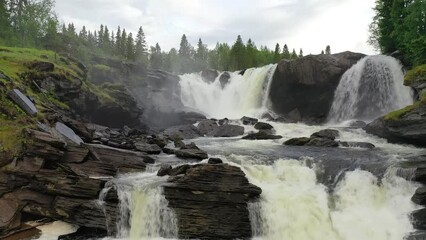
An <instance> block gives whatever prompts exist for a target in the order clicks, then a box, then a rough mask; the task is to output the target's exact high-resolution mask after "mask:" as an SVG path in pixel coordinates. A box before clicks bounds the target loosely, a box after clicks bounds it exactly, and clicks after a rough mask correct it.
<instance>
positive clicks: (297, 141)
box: [284, 137, 311, 146]
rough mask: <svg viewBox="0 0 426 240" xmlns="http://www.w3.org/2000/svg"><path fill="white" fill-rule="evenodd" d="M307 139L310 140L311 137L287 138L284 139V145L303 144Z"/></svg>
mask: <svg viewBox="0 0 426 240" xmlns="http://www.w3.org/2000/svg"><path fill="white" fill-rule="evenodd" d="M309 141H311V139H310V138H307V137H300V138H292V139H289V140H287V141H285V142H284V145H289V146H304V145H306V144H307V143H308V142H309Z"/></svg>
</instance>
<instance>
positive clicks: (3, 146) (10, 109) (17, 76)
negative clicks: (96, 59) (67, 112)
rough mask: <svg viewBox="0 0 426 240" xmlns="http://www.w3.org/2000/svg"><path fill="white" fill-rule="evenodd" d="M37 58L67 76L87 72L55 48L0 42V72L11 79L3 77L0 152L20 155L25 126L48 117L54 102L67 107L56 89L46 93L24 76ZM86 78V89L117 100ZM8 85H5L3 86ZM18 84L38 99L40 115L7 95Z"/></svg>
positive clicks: (27, 93)
mask: <svg viewBox="0 0 426 240" xmlns="http://www.w3.org/2000/svg"><path fill="white" fill-rule="evenodd" d="M35 61H43V62H51V63H53V64H54V65H55V70H54V73H61V74H64V75H65V76H67V79H69V80H70V81H73V79H76V78H79V79H82V76H83V75H84V72H83V70H82V69H80V68H79V67H78V64H77V63H76V62H75V61H73V60H72V59H68V58H66V57H62V56H60V55H59V54H56V53H55V52H52V51H46V50H39V49H28V48H11V47H2V46H0V72H3V73H4V74H5V75H6V76H8V77H9V78H10V79H11V80H10V81H9V80H6V79H0V154H2V153H3V154H5V153H7V154H9V155H12V156H15V155H18V154H19V153H20V152H21V145H22V144H21V143H22V141H24V138H23V134H22V130H23V129H24V128H26V127H31V126H33V125H34V124H36V122H37V121H41V122H43V121H45V119H44V114H43V111H44V110H46V103H48V104H47V105H52V104H53V105H55V106H56V107H58V108H62V109H68V106H67V105H66V104H65V103H63V102H61V101H60V100H59V99H57V98H56V96H55V95H54V94H53V93H47V94H43V93H40V92H38V91H33V90H32V89H31V87H30V85H31V83H30V82H28V80H27V79H26V78H25V77H23V74H25V73H26V72H29V71H31V70H30V69H29V68H28V65H29V64H30V63H32V62H35ZM82 80H83V86H82V89H83V91H91V92H93V93H94V94H95V95H97V96H98V98H99V99H100V101H102V102H104V103H108V102H115V99H114V98H113V97H111V96H110V94H109V93H108V92H107V91H104V90H103V89H102V88H99V87H97V86H94V85H93V84H91V83H88V82H86V81H85V79H82ZM2 85H4V86H6V87H4V86H2ZM13 88H19V89H21V90H23V91H24V93H25V94H26V95H27V96H29V97H32V98H33V99H34V100H35V103H36V107H37V109H38V110H39V111H40V113H39V114H38V116H37V117H30V116H28V115H27V114H26V113H25V112H24V111H22V110H21V109H20V108H19V107H18V106H17V105H15V104H14V103H13V102H12V101H10V100H9V98H8V97H7V96H6V93H7V91H9V90H11V89H13Z"/></svg>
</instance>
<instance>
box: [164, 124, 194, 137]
mask: <svg viewBox="0 0 426 240" xmlns="http://www.w3.org/2000/svg"><path fill="white" fill-rule="evenodd" d="M163 134H164V135H165V136H169V137H170V138H172V139H173V138H175V137H179V138H181V139H191V138H198V137H201V136H202V134H201V133H200V131H199V130H198V129H197V128H196V127H195V126H194V125H181V126H174V127H170V128H167V129H166V130H164V132H163Z"/></svg>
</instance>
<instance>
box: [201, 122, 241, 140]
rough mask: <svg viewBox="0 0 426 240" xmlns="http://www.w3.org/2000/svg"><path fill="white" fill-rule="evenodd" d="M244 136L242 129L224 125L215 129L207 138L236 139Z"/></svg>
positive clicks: (236, 126)
mask: <svg viewBox="0 0 426 240" xmlns="http://www.w3.org/2000/svg"><path fill="white" fill-rule="evenodd" d="M243 134H244V127H242V126H238V125H231V124H225V125H222V126H219V127H217V128H216V129H215V130H214V131H212V132H210V133H209V134H208V136H212V137H236V136H241V135H243Z"/></svg>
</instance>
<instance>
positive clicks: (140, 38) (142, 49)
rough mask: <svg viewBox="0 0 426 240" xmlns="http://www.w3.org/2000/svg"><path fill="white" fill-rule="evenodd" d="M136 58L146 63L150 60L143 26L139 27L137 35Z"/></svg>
mask: <svg viewBox="0 0 426 240" xmlns="http://www.w3.org/2000/svg"><path fill="white" fill-rule="evenodd" d="M136 59H137V60H138V61H141V62H144V63H147V61H148V49H147V46H146V40H145V33H144V32H143V29H142V27H139V31H138V34H137V35H136Z"/></svg>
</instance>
